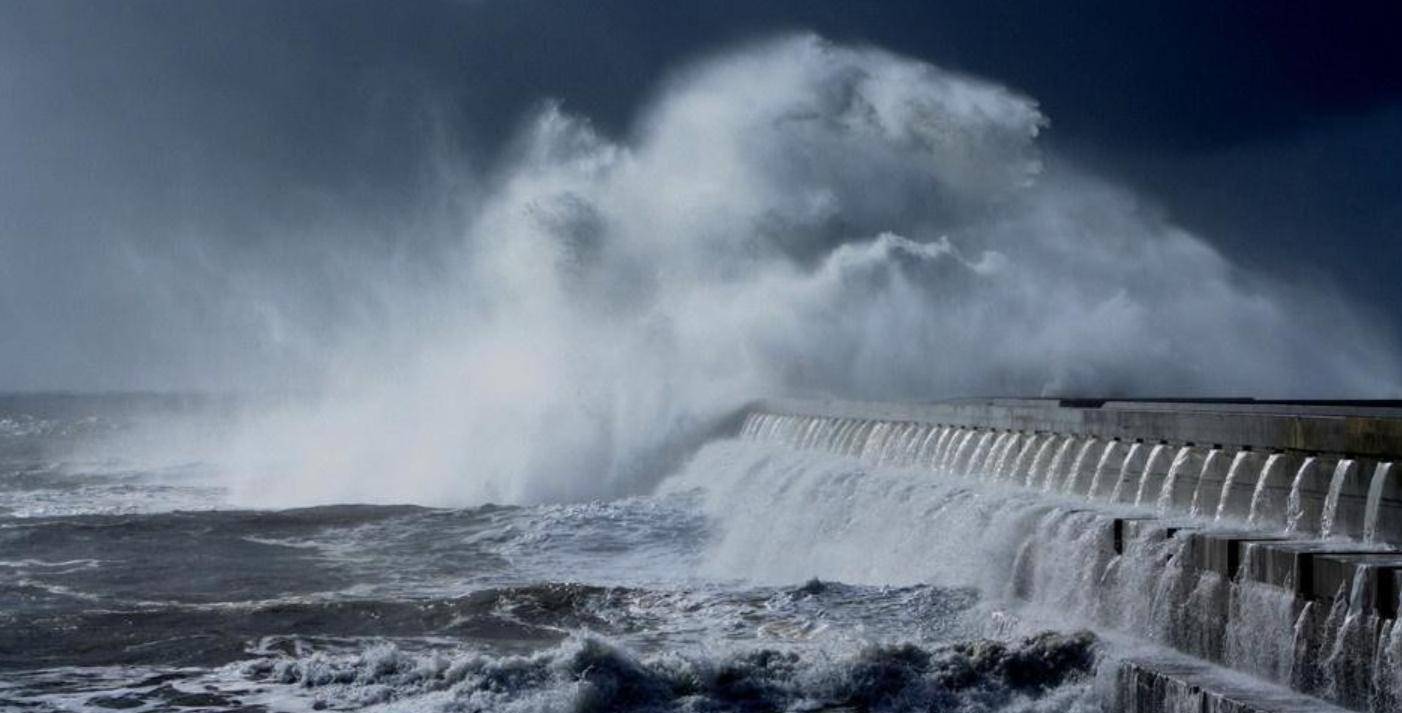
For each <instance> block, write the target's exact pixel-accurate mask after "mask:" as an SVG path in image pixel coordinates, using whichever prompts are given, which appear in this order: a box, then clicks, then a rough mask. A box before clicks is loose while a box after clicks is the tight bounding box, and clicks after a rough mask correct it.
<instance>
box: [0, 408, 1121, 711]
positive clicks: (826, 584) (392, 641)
mask: <svg viewBox="0 0 1402 713" xmlns="http://www.w3.org/2000/svg"><path fill="white" fill-rule="evenodd" d="M218 412H219V405H218V404H217V403H211V402H209V401H205V400H192V399H182V398H177V397H156V396H144V397H135V396H9V397H0V710H3V711H36V712H38V711H76V710H125V711H193V710H201V711H307V710H373V711H400V710H403V711H580V712H584V711H600V712H602V711H756V712H757V711H833V712H835V711H844V712H847V711H850V712H856V711H907V710H909V711H959V712H969V713H973V712H975V711H979V712H982V711H989V712H991V711H1029V712H1030V711H1047V712H1050V711H1090V710H1098V709H1099V703H1098V701H1099V700H1100V698H1099V694H1098V691H1099V690H1100V687H1099V686H1098V685H1097V683H1096V680H1095V669H1096V661H1097V658H1098V656H1099V652H1098V643H1097V640H1096V638H1095V637H1094V636H1093V635H1091V634H1089V633H1085V632H1079V631H1077V627H1075V626H1074V625H1072V624H1071V623H1070V622H1066V621H1057V620H1056V617H1055V616H1054V615H1052V616H1048V615H1045V614H1042V615H1038V614H1035V613H1030V612H1027V611H1023V610H1021V609H1020V608H1018V607H1013V606H1011V605H1008V604H1007V603H1006V602H1007V597H1006V596H1005V594H1006V590H1007V586H1008V583H1007V582H1006V581H1004V579H1003V578H1004V577H1005V576H1006V575H1005V572H1006V571H1008V569H1009V568H1008V567H1007V566H1006V560H1007V559H1008V558H1010V557H1012V556H1014V555H1015V554H1016V553H1015V552H1014V551H1012V550H1014V549H1015V548H1013V547H1011V546H1010V544H1009V543H1010V542H1012V541H1013V539H1012V538H1014V536H1015V534H1016V533H1018V532H1020V531H1019V529H1018V527H1017V526H1016V523H1015V522H1013V520H1016V519H1017V518H1018V517H1021V516H1019V515H1017V513H1018V512H1020V511H1018V510H1016V509H1015V508H1013V509H1009V508H1007V507H1006V506H1005V501H1006V500H1007V498H1006V497H1004V496H1002V495H999V494H996V493H991V494H990V493H981V492H979V491H971V490H968V489H967V488H965V487H963V486H961V487H960V488H954V487H951V486H950V485H948V484H941V483H938V482H934V480H933V479H931V478H928V477H927V478H923V479H922V478H920V477H918V476H917V475H915V474H912V473H910V472H900V471H894V470H893V471H882V470H880V469H873V468H868V467H866V466H863V465H861V464H860V463H859V462H857V461H856V460H855V459H850V458H841V457H838V456H833V455H828V454H815V453H803V452H799V451H795V450H790V449H787V448H786V447H784V446H782V445H780V444H768V443H757V442H745V441H740V440H733V439H720V440H717V441H714V442H712V443H710V444H707V445H705V446H704V447H703V448H701V450H700V451H698V452H697V453H695V454H694V455H693V457H692V458H691V459H690V460H689V461H688V462H687V463H686V464H684V465H682V466H680V467H679V468H678V469H677V470H676V472H673V473H670V474H667V475H666V476H665V477H664V478H662V479H661V480H660V485H658V486H657V487H656V488H655V489H654V491H653V492H651V493H648V494H642V495H636V496H633V497H627V498H623V499H616V500H609V501H595V502H578V503H568V504H544V505H535V506H505V505H494V504H485V503H484V504H481V505H478V506H476V507H470V508H464V509H445V508H434V507H425V506H422V505H418V504H403V505H365V504H358V503H342V504H332V505H323V506H317V507H301V508H290V509H262V510H249V509H240V508H237V507H233V506H231V505H230V501H229V497H228V495H229V493H228V491H227V489H226V487H225V486H224V484H223V480H222V476H221V473H220V472H219V468H218V467H217V466H216V465H214V464H212V463H208V462H203V461H200V460H198V459H193V460H189V461H181V460H178V459H177V460H170V459H166V460H164V461H162V462H152V461H151V460H149V459H147V458H144V457H143V455H142V454H143V449H140V448H133V447H131V445H130V444H131V443H132V442H133V441H134V440H137V441H139V439H138V438H134V436H135V435H136V434H137V433H138V432H139V430H140V427H141V424H142V423H143V422H144V421H147V420H149V419H151V418H155V417H159V418H161V419H164V420H172V419H173V420H179V419H187V420H191V421H204V422H208V421H209V420H210V419H212V418H213V419H217V418H218ZM211 414H213V415H211ZM588 476H589V474H580V477H588ZM384 477H385V478H393V477H395V474H393V473H385V475H384ZM970 518H973V519H972V520H971V519H970ZM1009 518H1012V519H1011V520H1009ZM999 533H1006V534H1007V538H1009V539H1007V540H1006V541H1005V540H1000V536H999Z"/></svg>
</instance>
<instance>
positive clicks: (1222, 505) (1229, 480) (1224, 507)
mask: <svg viewBox="0 0 1402 713" xmlns="http://www.w3.org/2000/svg"><path fill="white" fill-rule="evenodd" d="M1252 460H1253V459H1252V454H1251V452H1250V451H1238V452H1237V454H1236V457H1235V458H1233V459H1232V466H1231V468H1228V469H1227V477H1226V479H1225V480H1223V481H1222V490H1221V492H1220V494H1218V496H1217V510H1216V513H1217V514H1216V517H1215V518H1214V519H1216V520H1218V521H1221V520H1225V519H1227V518H1229V517H1232V516H1233V515H1238V516H1239V515H1241V514H1244V512H1245V511H1246V509H1248V508H1250V504H1249V501H1247V503H1246V504H1245V507H1244V508H1243V507H1242V503H1241V502H1240V501H1239V496H1238V495H1237V494H1238V493H1239V492H1241V491H1242V490H1243V489H1244V486H1243V485H1242V483H1243V482H1244V481H1245V479H1246V477H1247V475H1246V471H1247V469H1248V468H1249V464H1250V462H1251V461H1252ZM1253 490H1254V488H1253Z"/></svg>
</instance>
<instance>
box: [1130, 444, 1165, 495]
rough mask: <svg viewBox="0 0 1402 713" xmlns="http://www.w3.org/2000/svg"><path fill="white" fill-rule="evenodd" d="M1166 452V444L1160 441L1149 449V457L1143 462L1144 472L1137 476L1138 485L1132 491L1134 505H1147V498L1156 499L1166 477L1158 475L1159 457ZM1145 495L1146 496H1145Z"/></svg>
mask: <svg viewBox="0 0 1402 713" xmlns="http://www.w3.org/2000/svg"><path fill="white" fill-rule="evenodd" d="M1167 452H1168V445H1167V444H1165V443H1160V444H1158V445H1156V446H1154V449H1153V450H1152V451H1149V458H1148V460H1146V461H1145V462H1144V472H1143V474H1142V475H1140V476H1139V484H1138V487H1137V488H1136V489H1135V491H1134V504H1135V505H1136V506H1142V505H1149V504H1150V501H1149V500H1148V499H1147V498H1153V499H1154V501H1157V500H1158V496H1159V491H1160V490H1162V489H1163V481H1164V480H1165V479H1166V478H1167V476H1166V475H1165V476H1164V477H1163V478H1160V477H1159V473H1160V472H1161V471H1160V470H1159V459H1160V458H1162V457H1164V455H1165V454H1166V453H1167ZM1146 496H1147V497H1146Z"/></svg>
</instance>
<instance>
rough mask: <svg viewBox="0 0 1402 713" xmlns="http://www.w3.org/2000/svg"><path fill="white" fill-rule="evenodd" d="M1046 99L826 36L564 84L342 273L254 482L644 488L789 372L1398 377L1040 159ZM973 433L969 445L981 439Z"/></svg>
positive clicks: (1086, 377) (328, 491)
mask: <svg viewBox="0 0 1402 713" xmlns="http://www.w3.org/2000/svg"><path fill="white" fill-rule="evenodd" d="M1047 124H1048V121H1047V119H1046V117H1044V116H1043V115H1042V113H1041V112H1040V110H1039V109H1038V106H1037V104H1036V102H1035V101H1033V100H1032V99H1030V98H1028V97H1025V96H1022V95H1020V94H1018V93H1016V92H1015V91H1011V90H1009V89H1006V88H1004V87H1002V86H999V85H997V84H994V83H991V82H987V81H982V80H978V79H973V78H969V77H965V76H960V75H957V74H954V73H951V72H947V71H944V70H942V69H939V68H937V67H934V66H930V65H928V64H925V63H922V62H919V61H915V60H912V59H908V58H904V57H900V56H897V55H894V54H891V53H889V52H885V51H882V50H879V49H874V48H854V47H845V46H840V45H834V44H831V43H828V42H826V41H824V40H822V39H820V38H817V37H814V36H811V35H798V36H790V37H784V38H780V39H777V40H772V41H767V42H762V43H758V44H754V45H749V46H745V47H741V48H738V49H734V50H731V51H729V52H727V53H724V54H719V55H716V56H713V57H711V58H709V59H707V60H704V61H701V62H698V63H697V64H695V65H693V66H691V67H689V68H687V69H686V70H684V71H681V72H679V73H677V74H675V75H674V76H673V78H672V80H671V81H670V82H669V83H667V84H666V85H665V86H664V87H662V88H661V90H660V91H659V93H658V94H657V96H656V97H655V99H654V100H653V101H652V102H651V103H650V104H649V105H648V106H647V107H646V108H645V109H644V110H643V111H642V112H640V115H639V118H638V120H637V122H636V128H635V130H634V131H632V132H630V133H629V134H628V135H627V136H624V137H608V136H605V135H603V134H601V133H600V132H599V131H597V130H596V129H595V128H594V127H593V126H592V125H591V124H590V122H589V121H588V120H587V119H586V118H582V117H578V116H573V115H571V114H569V113H568V112H566V111H565V110H564V108H563V107H561V106H560V105H558V104H549V103H547V104H545V105H544V106H543V107H542V108H541V109H540V111H539V112H538V113H537V114H536V115H535V116H534V117H533V118H532V119H531V120H530V121H529V122H528V123H527V125H526V126H525V127H524V129H523V130H522V132H521V135H520V137H519V138H518V140H517V143H516V149H515V151H514V152H512V153H511V155H510V157H509V158H508V159H507V160H505V161H504V162H503V163H502V164H501V165H500V166H498V167H497V169H496V171H495V173H494V175H493V176H492V177H490V179H488V180H484V181H482V184H483V185H485V186H486V188H485V189H484V191H483V193H482V194H481V195H480V196H476V197H475V198H474V200H472V201H469V202H470V203H471V204H472V205H473V206H474V208H473V209H472V211H471V212H470V215H469V216H468V220H467V228H466V230H465V231H464V233H463V235H462V236H461V240H460V241H458V244H457V247H456V248H455V249H451V250H449V251H447V253H446V254H445V255H444V257H443V258H442V269H441V271H440V272H441V274H434V275H431V276H421V275H416V280H417V281H415V280H408V281H407V282H413V283H414V284H408V285H406V284H403V283H405V282H406V280H403V279H396V280H391V279H390V276H388V275H386V276H385V279H384V280H379V279H377V278H376V277H375V276H374V275H373V274H372V275H369V276H368V277H367V280H366V282H367V287H366V293H367V294H365V295H358V294H352V295H346V299H347V300H350V301H354V302H357V303H358V302H359V301H364V302H365V303H366V304H368V305H371V306H370V307H367V308H366V310H364V311H366V312H368V313H369V314H371V315H373V318H371V319H368V320H367V323H366V325H365V326H356V327H346V328H345V329H343V330H341V332H342V333H343V335H344V337H345V338H341V339H338V340H336V341H335V343H334V345H333V346H334V348H327V349H326V350H325V351H326V352H327V353H326V354H325V355H324V357H323V361H324V362H325V372H326V374H327V378H326V382H327V383H326V384H324V385H313V386H316V387H320V388H317V389H316V390H317V391H318V392H319V393H322V394H323V396H321V397H319V398H318V399H317V401H316V403H315V404H313V405H309V406H308V405H299V406H293V407H288V408H286V409H281V410H278V411H277V412H275V413H273V414H271V415H265V416H263V417H259V418H255V419H252V422H251V423H250V424H249V425H248V427H247V428H246V429H244V430H243V433H242V436H241V437H240V438H237V439H234V440H235V443H234V445H233V446H232V447H231V448H230V453H228V454H227V456H226V458H225V459H226V460H227V461H229V462H230V463H232V464H233V465H232V466H231V467H232V469H233V470H234V471H236V472H237V473H238V474H239V477H238V478H237V487H236V491H237V495H238V497H239V498H240V499H241V500H244V501H247V502H249V503H251V504H276V505H287V504H290V503H305V502H332V501H335V502H345V501H378V502H384V501H412V502H418V503H429V504H472V503H481V502H486V501H495V502H513V503H525V502H543V501H571V500H581V499H588V498H593V497H607V496H615V495H620V494H628V493H636V492H640V491H644V490H646V489H647V488H649V487H650V486H651V484H652V483H654V482H655V481H656V480H657V479H658V478H659V477H661V475H663V474H665V473H666V472H668V471H669V470H670V469H671V468H672V466H673V465H674V464H675V463H676V462H677V461H678V459H679V458H680V457H681V455H682V454H684V453H687V452H689V451H690V450H692V449H693V448H694V447H695V446H696V445H697V444H699V443H700V442H702V441H704V440H705V438H706V437H707V436H708V435H709V434H710V433H711V432H713V430H714V429H715V428H716V427H717V425H718V424H720V423H721V422H722V421H723V419H724V418H726V417H727V416H728V414H730V413H732V412H733V411H734V410H735V409H736V408H737V407H738V406H739V405H740V404H742V403H744V402H745V401H747V400H748V399H751V398H753V397H754V396H756V395H760V394H766V393H776V392H804V391H807V392H827V393H833V394H836V395H843V396H849V397H863V398H906V399H909V398H911V397H912V395H919V396H921V397H926V398H933V397H939V396H948V395H959V394H971V393H981V394H1038V393H1062V392H1070V391H1083V392H1091V391H1094V392H1097V393H1118V392H1128V391H1131V390H1132V391H1135V392H1139V393H1148V392H1153V393H1160V394H1172V393H1194V394H1203V393H1221V392H1227V391H1230V392H1233V393H1243V392H1245V393H1284V392H1291V393H1293V392H1298V391H1299V390H1300V389H1301V388H1308V389H1311V390H1312V391H1310V392H1309V393H1311V394H1324V393H1327V394H1329V395H1332V396H1338V395H1359V394H1370V395H1376V394H1378V393H1384V392H1394V391H1395V390H1396V386H1397V384H1398V383H1399V382H1402V379H1399V378H1398V374H1397V372H1396V366H1395V363H1396V362H1395V360H1392V359H1391V358H1390V354H1391V348H1390V345H1388V344H1386V343H1385V339H1384V338H1382V337H1370V336H1368V335H1371V334H1374V333H1375V331H1374V330H1370V329H1368V328H1367V327H1366V325H1359V324H1355V323H1353V322H1352V321H1350V319H1348V318H1347V317H1345V316H1342V315H1347V314H1349V313H1350V312H1349V310H1348V309H1346V307H1345V306H1342V305H1339V304H1336V300H1335V299H1334V298H1333V297H1332V296H1330V295H1328V294H1322V293H1314V292H1310V293H1303V292H1298V291H1296V290H1297V288H1286V287H1284V286H1279V285H1272V284H1269V283H1268V282H1266V281H1263V280H1261V279H1257V278H1253V277H1252V276H1250V275H1248V274H1245V273H1243V272H1242V271H1240V270H1239V269H1238V268H1237V267H1235V266H1233V265H1232V264H1230V263H1229V262H1228V261H1227V260H1226V259H1224V258H1223V257H1222V256H1221V255H1220V254H1218V253H1217V252H1216V251H1215V250H1214V249H1212V248H1211V247H1210V246H1209V245H1208V244H1207V243H1205V242H1204V241H1202V240H1201V239H1199V238H1197V237H1195V236H1193V235H1191V234H1189V233H1187V232H1185V231H1183V230H1181V229H1179V228H1177V227H1175V226H1173V225H1171V224H1169V223H1167V222H1165V220H1164V219H1163V218H1162V217H1161V216H1159V215H1157V214H1155V213H1154V212H1153V211H1149V210H1146V209H1145V208H1144V207H1143V206H1142V205H1141V204H1140V203H1139V202H1138V201H1137V200H1136V199H1135V198H1134V197H1133V196H1132V195H1130V194H1128V193H1127V192H1125V191H1123V190H1121V189H1119V188H1117V187H1115V186H1113V185H1109V184H1107V183H1105V182H1103V181H1100V180H1097V179H1095V178H1092V177H1089V176H1086V175H1083V174H1080V173H1078V172H1077V171H1075V170H1074V169H1073V168H1071V167H1069V166H1067V165H1065V164H1063V163H1059V162H1054V161H1045V162H1044V158H1043V155H1042V152H1041V151H1040V149H1039V147H1038V145H1037V141H1036V139H1037V137H1038V134H1039V133H1040V132H1041V131H1042V130H1043V129H1044V128H1045V127H1046V126H1047ZM1326 317H1327V318H1326ZM318 326H319V325H318ZM279 328H280V329H281V330H283V331H284V332H285V333H288V334H294V335H295V334H297V333H299V325H297V324H280V325H279ZM304 331H306V333H307V334H314V333H321V332H324V331H325V330H319V331H318V330H311V329H307V330H304ZM316 349H317V347H316V345H311V346H309V347H308V350H310V351H312V352H315V351H316ZM1301 385H1308V387H1302V386H1301ZM1299 395H1308V394H1303V393H1301V394H1299ZM964 445H968V442H967V441H965V442H964ZM979 445H980V444H977V443H974V444H973V445H970V446H969V448H970V451H969V452H968V453H960V456H961V457H963V458H968V457H971V456H972V454H973V453H975V452H978V453H979V457H980V458H981V459H984V460H986V459H987V452H986V450H982V452H979V451H975V450H973V449H974V448H977V447H979ZM988 445H991V444H984V445H983V447H982V448H983V449H986V448H987V446H988ZM1030 445H1031V442H1030V441H1029V442H1027V443H1025V444H1021V445H1020V446H1019V447H1018V448H1017V451H1016V452H1017V455H1016V457H1015V458H1013V459H1011V460H1010V461H1009V463H1008V465H1007V467H1010V468H1012V469H1013V471H1014V472H1013V475H1014V477H1019V478H1021V477H1025V476H1027V475H1029V474H1030V475H1031V476H1033V477H1038V478H1040V477H1042V475H1041V471H1042V470H1044V469H1045V467H1046V464H1045V462H1044V461H1045V460H1046V458H1047V457H1049V456H1048V452H1049V451H1048V449H1049V448H1050V442H1049V441H1048V442H1047V443H1046V444H1041V445H1042V446H1043V447H1042V448H1040V449H1038V450H1036V451H1030V452H1029V450H1028V449H1029V447H1030ZM1005 447H1006V449H1007V451H1008V453H1012V452H1014V451H1013V448H1014V444H1011V443H1009V444H1007V445H1006V446H1005ZM1109 448H1113V446H1108V447H1107V451H1106V453H1107V454H1108V453H1109ZM960 450H961V451H963V450H964V449H963V448H962V447H961V449H960ZM1024 455H1027V457H1026V458H1024V457H1023V456H1024ZM1079 455H1081V456H1084V455H1085V454H1084V453H1081V454H1079ZM1002 460H1005V459H1004V457H1003V455H1002V454H1000V455H999V458H998V460H997V461H994V464H995V465H998V464H999V463H998V461H1002ZM1077 460H1078V461H1079V460H1081V458H1079V457H1078V458H1077ZM1072 480H1073V481H1074V478H1073V479H1072Z"/></svg>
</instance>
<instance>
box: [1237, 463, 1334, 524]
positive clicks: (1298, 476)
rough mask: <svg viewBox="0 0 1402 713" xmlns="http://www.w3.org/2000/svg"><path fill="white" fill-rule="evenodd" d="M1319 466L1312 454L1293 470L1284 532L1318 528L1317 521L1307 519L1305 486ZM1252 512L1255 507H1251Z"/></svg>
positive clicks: (1286, 505)
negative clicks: (1293, 476) (1293, 474)
mask: <svg viewBox="0 0 1402 713" xmlns="http://www.w3.org/2000/svg"><path fill="white" fill-rule="evenodd" d="M1318 467H1319V459H1317V458H1315V457H1314V456H1309V457H1308V458H1305V462H1303V463H1301V464H1300V468H1299V470H1297V471H1295V479H1294V480H1293V481H1291V483H1290V497H1289V498H1288V499H1287V500H1286V503H1285V532H1286V533H1287V534H1295V533H1302V532H1310V531H1315V530H1317V529H1318V524H1317V523H1311V522H1309V521H1308V519H1307V518H1308V517H1309V515H1310V511H1309V509H1308V508H1306V507H1305V492H1304V491H1305V488H1306V487H1308V486H1309V484H1310V479H1311V478H1313V477H1314V474H1315V469H1316V468H1318ZM1252 511H1253V513H1254V512H1255V508H1254V507H1253V508H1252Z"/></svg>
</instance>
